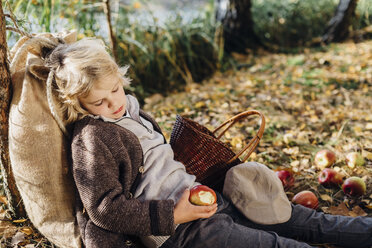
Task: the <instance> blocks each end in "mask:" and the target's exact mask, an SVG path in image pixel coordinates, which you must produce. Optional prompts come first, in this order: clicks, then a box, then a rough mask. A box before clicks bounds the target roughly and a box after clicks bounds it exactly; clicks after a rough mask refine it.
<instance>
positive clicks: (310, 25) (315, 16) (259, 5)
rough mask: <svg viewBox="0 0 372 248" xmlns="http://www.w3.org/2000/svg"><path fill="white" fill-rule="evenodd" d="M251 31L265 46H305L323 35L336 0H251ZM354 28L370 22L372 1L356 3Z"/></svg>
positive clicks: (360, 0) (365, 0) (337, 0)
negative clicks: (252, 30) (252, 25)
mask: <svg viewBox="0 0 372 248" xmlns="http://www.w3.org/2000/svg"><path fill="white" fill-rule="evenodd" d="M252 3H253V5H252V16H253V21H254V25H255V26H254V30H255V32H256V34H257V35H258V36H259V37H260V39H261V41H262V42H263V43H265V44H269V45H270V46H272V45H277V46H279V47H282V48H293V47H297V46H305V45H306V42H308V41H310V40H311V39H312V38H315V37H319V36H321V35H322V34H323V32H324V28H325V27H326V25H327V23H328V22H329V20H330V19H331V18H332V17H333V15H334V12H335V10H336V8H337V5H338V3H339V0H322V1H317V0H306V1H305V0H281V1H277V0H252ZM356 12H357V13H356V18H355V19H354V23H353V24H354V25H353V27H354V29H359V28H362V27H365V26H367V25H371V23H372V2H371V1H370V0H359V1H358V5H357V10H356Z"/></svg>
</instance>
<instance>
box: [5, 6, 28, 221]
mask: <svg viewBox="0 0 372 248" xmlns="http://www.w3.org/2000/svg"><path fill="white" fill-rule="evenodd" d="M7 50H8V49H7V43H6V25H5V16H4V12H3V6H2V1H0V154H1V157H0V166H1V167H0V169H1V174H2V177H3V187H4V189H5V193H6V197H7V199H8V209H9V210H10V211H11V212H12V214H13V215H15V216H16V217H21V216H22V217H23V216H25V211H24V207H23V204H21V197H20V194H19V192H18V189H17V187H16V184H15V180H14V176H13V172H12V169H11V164H10V159H9V144H8V130H9V124H8V118H9V106H10V100H11V95H12V90H11V85H12V84H11V77H10V71H9V65H8V61H7Z"/></svg>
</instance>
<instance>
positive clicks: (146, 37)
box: [2, 0, 372, 99]
mask: <svg viewBox="0 0 372 248" xmlns="http://www.w3.org/2000/svg"><path fill="white" fill-rule="evenodd" d="M2 2H3V3H5V2H9V4H10V7H11V9H12V10H13V12H14V14H15V15H16V16H17V18H18V20H17V23H18V25H20V26H21V28H22V29H23V30H25V31H27V32H30V33H31V32H32V33H38V32H58V31H61V30H63V29H69V30H70V29H76V30H77V31H78V33H79V34H80V35H79V38H82V37H84V36H88V37H91V36H95V37H99V38H102V39H103V40H105V41H106V43H107V44H109V43H108V42H109V39H108V31H107V22H106V17H105V15H104V11H103V10H104V9H103V1H99V0H73V1H62V0H30V1H26V0H9V1H6V0H2ZM150 2H151V1H148V0H142V1H139V2H133V3H132V4H128V3H127V4H124V3H121V1H111V4H112V6H111V11H112V19H111V21H112V25H113V28H114V31H115V34H116V36H117V41H118V45H119V51H118V53H119V54H118V58H119V61H118V62H119V64H120V65H130V66H131V69H130V77H131V78H132V79H133V81H132V90H133V91H134V93H135V94H136V95H137V96H138V97H139V98H141V99H144V98H145V97H146V96H148V95H150V94H152V93H155V92H160V93H162V94H167V93H169V92H172V91H174V90H178V89H181V88H182V87H183V86H184V85H185V84H187V83H188V82H191V81H195V82H200V81H202V80H203V79H205V78H207V77H209V76H210V75H212V74H213V72H214V71H215V70H218V69H219V70H225V69H228V68H231V67H232V66H236V67H238V68H239V66H241V65H240V64H237V63H238V62H237V61H235V60H234V59H232V58H231V57H228V56H227V55H226V54H225V53H224V51H223V49H222V47H223V40H222V38H221V37H222V35H221V30H220V25H219V23H218V22H217V21H216V20H215V15H214V11H215V10H214V2H215V1H214V0H209V4H208V5H207V8H205V9H203V10H201V11H200V14H199V15H198V16H193V17H192V18H191V19H190V18H188V19H187V18H186V17H185V16H183V15H182V14H179V13H178V12H177V11H176V10H175V11H171V12H173V13H175V15H174V16H173V17H170V18H168V19H167V21H165V22H163V21H161V20H158V19H157V18H156V17H155V16H154V14H153V13H152V12H151V11H148V10H145V7H148V6H147V4H149V3H150ZM338 2H339V0H322V1H316V0H282V1H277V0H252V17H253V21H254V30H255V32H256V34H257V35H258V37H260V39H261V41H262V42H263V43H264V44H267V45H269V46H278V47H280V48H285V49H287V50H291V51H296V50H298V49H301V47H303V46H306V43H307V42H308V41H310V40H311V39H312V38H315V37H318V36H320V35H322V33H323V32H324V28H325V26H326V24H327V23H328V21H329V20H330V19H331V18H332V17H333V15H334V11H335V9H336V7H337V4H338ZM176 6H177V5H176ZM147 9H149V8H147ZM150 9H151V8H150ZM356 12H357V13H356V18H355V19H354V22H353V28H354V29H359V28H363V27H365V26H367V25H371V23H372V2H371V1H370V0H359V1H358V5H357V11H356ZM177 13H178V14H177ZM149 17H150V18H149ZM146 18H147V19H146ZM145 19H146V20H145ZM186 19H187V20H186ZM7 25H11V23H10V22H9V20H8V21H7ZM18 38H19V36H18V35H17V34H15V33H11V32H9V33H8V44H9V46H10V47H11V46H12V44H14V42H15V41H16V40H17V39H18ZM288 48H289V49H288ZM297 59H298V60H296V59H294V60H293V61H289V63H293V64H301V63H304V60H302V59H301V57H299V58H297Z"/></svg>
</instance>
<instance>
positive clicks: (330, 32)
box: [322, 0, 358, 44]
mask: <svg viewBox="0 0 372 248" xmlns="http://www.w3.org/2000/svg"><path fill="white" fill-rule="evenodd" d="M357 3H358V0H340V2H339V4H338V6H337V9H336V12H335V15H334V16H333V17H332V19H331V20H330V21H329V23H328V25H327V27H326V30H325V32H324V35H323V37H322V41H323V42H324V43H326V44H328V43H330V42H332V41H343V40H345V39H346V38H347V37H348V35H349V27H350V25H351V21H352V17H353V16H354V13H355V9H356V6H357Z"/></svg>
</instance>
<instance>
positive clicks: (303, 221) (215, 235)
mask: <svg viewBox="0 0 372 248" xmlns="http://www.w3.org/2000/svg"><path fill="white" fill-rule="evenodd" d="M299 240H301V241H302V242H301V241H299ZM304 242H308V243H311V244H313V246H311V245H309V244H307V243H304ZM320 243H328V244H336V245H338V246H342V247H353V248H362V247H371V246H372V218H367V217H355V218H353V217H345V216H335V215H328V214H324V213H321V212H317V211H315V210H312V209H309V208H305V207H303V206H301V205H294V206H293V208H292V216H291V218H290V219H289V220H288V221H287V222H285V223H282V224H276V225H260V224H256V223H254V222H252V221H250V220H248V219H247V218H245V217H244V216H243V215H242V214H240V212H239V211H238V210H237V209H236V208H235V207H234V206H233V205H232V204H231V203H230V202H229V201H228V200H226V199H225V198H224V197H221V195H219V194H218V211H217V213H216V214H215V215H213V216H212V217H210V218H208V219H199V220H196V221H192V222H189V223H185V224H181V225H179V226H178V227H177V229H176V233H175V234H174V235H173V236H172V237H170V238H169V239H168V240H167V241H166V242H165V243H164V244H163V246H162V248H181V247H185V248H198V247H200V248H208V247H211V248H220V247H221V248H228V247H231V248H240V247H245V248H247V247H249V248H251V247H252V248H253V247H262V248H271V247H272V248H274V247H275V248H292V247H293V248H294V247H296V248H298V247H315V246H316V244H320ZM314 245H315V246H314Z"/></svg>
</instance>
